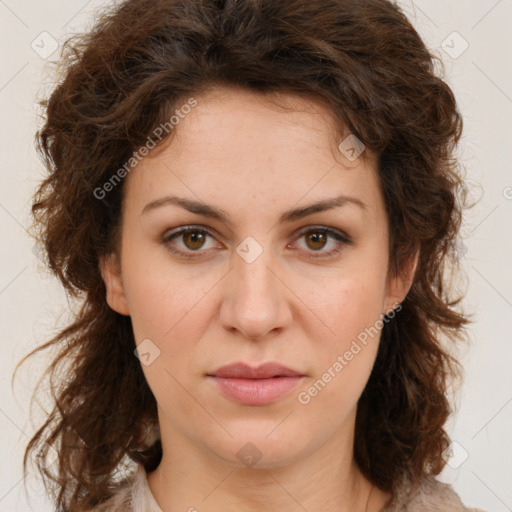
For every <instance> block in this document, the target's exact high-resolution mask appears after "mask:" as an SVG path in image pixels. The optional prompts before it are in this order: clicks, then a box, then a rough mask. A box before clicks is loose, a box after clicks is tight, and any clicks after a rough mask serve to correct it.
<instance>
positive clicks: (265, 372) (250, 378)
mask: <svg viewBox="0 0 512 512" xmlns="http://www.w3.org/2000/svg"><path fill="white" fill-rule="evenodd" d="M207 377H208V378H209V379H210V380H211V381H212V382H213V383H214V384H215V385H216V387H217V389H218V390H219V391H221V393H222V394H223V395H224V396H226V397H227V398H229V399H231V400H234V401H235V402H238V403H242V404H244V405H267V404H269V403H272V402H275V401H277V400H278V399H280V398H282V397H284V396H285V395H287V394H288V393H289V392H290V391H291V390H292V389H293V388H295V387H296V386H297V385H298V383H299V382H301V381H302V378H303V377H304V375H302V374H301V373H299V372H297V371H295V370H292V369H290V368H287V367H286V366H283V365H281V364H279V363H275V362H271V363H265V364H262V365H260V366H258V367H255V368H253V367H251V366H249V365H248V364H245V363H234V364H230V365H227V366H223V367H221V368H219V369H218V370H216V371H215V372H212V373H209V374H207Z"/></svg>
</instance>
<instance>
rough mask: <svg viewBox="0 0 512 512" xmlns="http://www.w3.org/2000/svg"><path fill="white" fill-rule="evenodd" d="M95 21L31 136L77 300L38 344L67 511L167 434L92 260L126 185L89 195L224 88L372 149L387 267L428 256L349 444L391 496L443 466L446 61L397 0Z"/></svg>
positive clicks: (112, 13) (206, 9)
mask: <svg viewBox="0 0 512 512" xmlns="http://www.w3.org/2000/svg"><path fill="white" fill-rule="evenodd" d="M95 21H96V22H95V25H94V26H93V28H92V29H91V30H90V31H89V32H87V33H85V34H81V35H78V36H75V37H72V38H70V39H68V40H67V41H66V42H65V44H64V46H63V50H62V56H61V57H62V59H61V62H60V63H59V66H60V68H59V70H60V72H61V78H60V79H59V83H58V84H57V85H56V86H55V88H54V89H53V92H52V94H51V96H50V98H49V99H48V100H47V101H43V102H41V104H42V105H43V106H44V108H45V117H44V121H45V123H44V126H43V127H42V128H41V129H40V130H39V131H38V132H37V136H36V142H37V149H38V151H39V153H40V156H41V157H42V159H43V161H44V163H45V166H46V168H47V170H48V176H47V177H46V178H45V179H44V181H43V182H42V183H41V185H40V187H39V188H38V190H37V192H36V193H35V195H34V199H33V203H32V213H33V215H34V219H35V223H36V226H37V229H38V231H37V236H38V238H39V239H40V241H41V243H42V246H43V248H44V250H45V252H46V255H47V260H48V265H49V268H50V269H51V271H52V272H53V273H54V274H55V275H56V276H57V277H58V278H59V280H60V281H61V282H62V284H63V286H64V287H65V290H66V292H67V293H69V294H70V295H71V296H72V297H73V298H77V299H79V300H80V301H81V304H82V306H81V309H80V310H79V312H78V313H77V314H76V318H75V319H74V322H73V323H72V324H71V325H69V326H68V327H67V328H65V329H64V330H62V331H61V332H59V334H58V335H57V336H55V337H54V338H52V339H51V340H50V341H48V342H47V343H45V344H44V345H43V346H42V347H39V348H38V349H36V351H38V350H42V349H45V348H49V347H57V348H58V349H59V352H58V355H57V356H56V357H55V359H54V360H53V362H52V364H51V365H50V366H49V368H48V369H47V372H46V375H47V376H49V377H50V379H51V383H52V384H51V389H52V396H53V400H54V403H55V407H54V409H53V411H52V412H51V414H50V415H49V417H48V419H47V421H46V422H45V423H44V424H43V425H42V426H41V428H40V429H39V430H38V431H37V432H36V434H35V435H34V437H33V438H32V439H31V440H30V442H29V444H28V446H27V449H26V453H25V459H24V464H25V465H26V463H27V461H28V457H29V455H30V454H31V453H32V452H33V451H35V450H36V449H40V451H41V455H42V457H43V459H44V457H45V455H47V452H48V450H49V448H50V446H54V447H55V448H56V449H57V451H58V454H59V456H58V464H56V465H55V464H54V465H52V466H49V467H45V465H44V464H43V463H41V465H40V467H39V470H40V472H41V474H42V476H43V478H44V480H45V484H47V485H51V486H54V487H55V488H56V489H57V491H58V492H56V493H55V495H56V496H55V501H56V505H57V510H59V511H64V510H65V511H77V512H78V511H85V510H89V509H90V508H91V507H93V506H95V505H97V504H100V503H102V502H104V501H106V500H107V499H108V498H109V497H110V496H111V495H112V494H113V492H114V491H115V488H116V482H115V478H114V476H115V474H116V471H117V470H118V469H119V467H120V466H121V465H122V464H123V461H126V460H128V461H138V462H141V463H143V464H144V466H145V468H146V470H147V471H151V470H152V469H153V468H155V467H156V466H157V465H158V463H159V461H160V458H161V446H160V444H159V443H158V442H156V443H154V444H152V445H151V446H147V445H145V444H144V439H145V435H146V432H147V426H148V425H152V424H154V423H156V422H157V413H156V403H155V398H154V396H153V395H152V393H151V391H150V389H149V387H148V385H147V383H146V381H145V378H144V375H143V373H142V370H141V367H140V363H139V361H138V360H137V358H136V357H134V355H133V350H134V348H135V341H134V338H133V332H132V329H131V323H130V319H129V317H125V316H122V315H119V314H118V313H116V312H114V311H113V310H111V309H110V308H109V307H108V305H107V304H106V301H105V296H106V290H105V286H104V283H103V280H102V278H101V274H100V271H99V267H98V263H99V258H100V256H102V255H107V254H109V253H111V252H112V251H115V250H116V248H117V244H118V241H119V223H120V222H119V221H120V214H121V201H122V190H123V184H122V182H121V183H119V184H118V185H117V186H115V187H113V190H112V191H111V192H109V194H107V195H106V196H105V197H104V198H103V199H98V198H97V197H96V196H95V194H94V191H95V190H96V189H97V188H98V187H102V186H103V184H104V183H105V182H107V181H108V180H109V179H110V178H111V177H112V175H113V174H114V172H115V171H116V170H117V169H120V168H121V167H122V166H123V165H124V164H125V163H126V162H127V161H128V160H129V159H130V157H131V156H132V155H133V152H134V151H136V150H137V149H138V148H140V147H141V146H142V145H143V144H144V143H145V142H146V141H147V137H148V136H149V135H150V134H151V132H152V130H154V128H155V127H157V126H159V125H160V124H161V123H164V122H166V121H167V120H168V118H169V115H170V113H171V112H172V111H173V110H174V109H176V108H179V106H180V104H181V103H180V102H182V101H184V99H186V98H187V97H191V96H192V95H197V94H200V93H201V92H205V91H208V90H209V89H211V88H213V87H217V86H222V85H226V86H235V87H242V88H245V89H247V90H251V91H254V92H261V93H271V92H281V93H290V94H298V95H301V96H304V97H306V96H307V97H310V98H314V99H316V100H318V101H321V102H323V103H324V104H325V105H327V106H328V107H329V108H330V110H331V111H332V113H333V115H334V116H335V119H336V120H337V122H338V123H339V130H340V133H341V132H343V130H344V129H348V130H349V131H350V132H351V133H353V134H355V135H356V136H357V137H358V138H359V139H360V140H361V141H363V142H364V144H365V145H366V147H367V148H368V149H370V150H371V151H373V152H375V154H376V155H378V172H379V177H380V183H381V185H382V190H383V192H384V197H385V202H386V208H387V212H388V215H389V230H390V238H389V239H390V242H389V258H390V260H389V261H390V272H391V273H394V274H398V273H399V272H401V270H402V269H403V268H404V266H405V265H407V262H409V261H410V260H411V258H412V257H413V256H414V254H415V253H416V252H417V251H419V263H418V266H417V269H416V273H415V276H414V282H413V284H412V287H411V290H410V292H409V294H408V296H407V297H406V299H405V300H404V302H403V303H402V309H401V311H400V312H399V313H398V314H396V315H395V317H394V318H392V319H390V320H389V321H388V322H386V324H385V325H384V328H383V330H382V336H381V343H380V348H379V352H378V356H377V360H376V363H375V367H374V370H373V372H372V374H371V377H370V379H369V382H368V384H367V386H366V388H365V390H364V392H363V394H362V396H361V398H360V400H359V403H358V412H357V420H356V437H355V446H354V453H355V457H356V461H357V463H358V464H359V466H360V468H361V469H362V471H363V472H364V474H365V475H366V476H367V477H368V478H369V479H370V480H371V481H372V482H374V483H375V484H376V485H378V486H379V487H381V488H382V489H384V490H388V491H390V492H393V490H394V489H395V488H396V486H397V485H398V483H399V482H400V481H401V479H402V478H405V477H407V478H409V479H411V480H413V481H417V480H419V479H420V478H422V477H423V476H425V475H429V474H431V475H435V474H438V473H439V472H440V471H441V469H442V467H443V465H444V460H443V457H442V452H443V450H444V449H445V448H446V446H447V445H448V437H447V434H446V432H445V430H444V428H443V425H444V424H445V422H446V419H447V418H448V416H449V414H450V412H451V409H450V405H449V402H448V399H447V396H446V395H447V393H446V391H447V386H448V383H449V381H450V379H451V378H453V377H455V376H456V374H458V372H459V366H458V363H457V361H456V359H455V358H454V357H453V356H451V355H450V353H449V351H448V350H447V349H446V348H443V347H442V346H441V335H443V336H446V337H447V338H448V339H449V340H451V341H452V342H454V341H456V340H457V339H458V338H460V337H461V332H462V331H463V327H464V325H465V324H466V323H468V322H469V320H468V318H467V317H466V316H465V315H463V314H462V313H461V312H460V311H458V310H457V309H456V308H455V306H456V305H457V304H458V303H459V302H460V300H461V299H460V298H458V299H456V300H455V299H452V298H450V296H449V294H448V292H449V291H450V290H449V289H448V287H447V283H446V276H445V270H446V267H447V264H448V263H450V260H451V259H452V258H450V255H451V252H450V251H451V250H452V249H453V246H454V244H455V240H456V236H457V233H458V230H459V228H460V223H461V212H462V207H461V204H460V202H459V201H458V200H457V199H458V196H457V194H458V191H459V188H460V187H461V186H462V185H463V183H462V180H461V177H460V176H459V175H458V174H457V172H456V165H457V162H456V159H455V157H454V149H455V147H456V145H457V142H458V141H459V139H460V136H461V131H462V118H461V116H460V114H459V113H458V110H457V106H456V101H455V97H454V95H453V93H452V91H451V89H450V88H449V86H448V85H447V84H446V83H445V82H444V81H443V80H442V79H441V78H440V77H438V76H437V74H436V73H435V70H434V64H435V62H436V60H439V59H438V58H437V57H435V56H434V55H433V54H431V53H430V52H429V51H428V50H427V48H426V47H425V45H424V43H423V42H422V40H421V39H420V37H419V35H418V34H417V32H416V31H415V29H414V28H413V27H412V25H411V24H410V22H409V21H408V19H407V17H406V16H405V15H404V13H403V12H402V11H401V10H400V9H399V7H398V6H396V5H395V4H394V3H392V2H390V1H387V0H322V1H318V0H313V1H312V0H238V1H237V0H224V1H223V0H195V1H193V2H191V1H190V0H128V1H125V2H123V3H121V4H118V5H116V6H114V7H111V8H107V9H105V10H103V11H100V12H99V13H98V15H97V19H96V20H95ZM162 140H165V139H162ZM452 260H453V259H452ZM452 263H454V261H452ZM455 267H456V265H453V268H455ZM34 352H35V351H34ZM32 353H33V352H32ZM29 355H30V354H29ZM27 357H28V356H27ZM59 379H60V380H59ZM52 468H53V469H52Z"/></svg>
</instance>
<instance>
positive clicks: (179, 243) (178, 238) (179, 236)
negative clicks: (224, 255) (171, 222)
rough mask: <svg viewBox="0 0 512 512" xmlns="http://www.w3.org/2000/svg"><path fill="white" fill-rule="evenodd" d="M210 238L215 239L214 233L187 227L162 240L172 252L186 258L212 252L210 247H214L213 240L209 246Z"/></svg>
mask: <svg viewBox="0 0 512 512" xmlns="http://www.w3.org/2000/svg"><path fill="white" fill-rule="evenodd" d="M208 238H210V239H211V240H215V238H214V237H213V235H212V234H210V233H209V232H208V231H206V230H204V229H199V228H193V227H186V228H182V229H179V230H178V231H174V232H172V233H169V234H168V235H165V236H164V237H163V239H162V242H163V244H164V245H165V246H166V247H167V249H168V250H169V251H171V252H172V253H174V254H178V255H180V256H182V257H184V258H193V257H199V256H202V255H203V256H204V255H205V254H206V253H207V252H210V251H208V249H211V248H212V247H214V244H213V243H212V242H210V246H209V247H208ZM205 246H206V247H205Z"/></svg>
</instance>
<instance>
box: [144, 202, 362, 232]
mask: <svg viewBox="0 0 512 512" xmlns="http://www.w3.org/2000/svg"><path fill="white" fill-rule="evenodd" d="M167 205H176V206H181V207H182V208H184V209H185V210H188V211H189V212H191V213H195V214H197V215H202V216H204V217H209V218H212V219H216V220H219V221H221V222H223V223H224V224H227V225H232V224H233V221H232V218H231V216H230V215H229V214H228V213H227V212H226V211H224V210H222V209H221V208H217V207H215V206H212V205H209V204H206V203H202V202H199V201H195V200H192V199H187V198H184V197H178V196H165V197H161V198H159V199H155V200H154V201H151V202H150V203H148V204H146V206H144V208H143V210H142V213H141V215H144V214H145V213H147V212H149V211H151V210H154V209H156V208H160V207H162V206H167ZM346 205H355V206H358V207H359V208H362V209H363V210H366V209H367V205H366V204H364V203H363V202H362V201H361V200H360V199H358V198H356V197H350V196H346V195H341V196H338V197H334V198H331V199H325V200H323V201H319V202H316V203H313V204H310V205H308V206H303V207H301V208H294V209H291V210H288V211H286V212H284V213H283V214H281V216H280V217H279V221H278V224H283V223H285V222H293V221H296V220H299V219H302V218H304V217H307V216H308V215H312V214H314V213H318V212H323V211H326V210H331V209H333V208H338V207H340V206H346Z"/></svg>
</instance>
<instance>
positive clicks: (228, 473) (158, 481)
mask: <svg viewBox="0 0 512 512" xmlns="http://www.w3.org/2000/svg"><path fill="white" fill-rule="evenodd" d="M162 420H163V421H162ZM343 429H344V431H340V432H336V433H334V434H333V436H332V437H331V439H330V440H329V441H328V442H327V443H325V444H324V445H323V446H320V447H313V448H311V449H310V451H311V453H309V454H308V455H303V456H301V457H300V458H297V460H293V461H290V462H287V463H286V464H279V463H278V462H276V463H268V464H267V465H265V466H263V465H261V466H260V465H259V464H256V465H255V466H252V467H245V466H242V465H240V464H238V465H235V464H232V463H229V462H227V461H225V460H223V459H221V458H220V457H218V456H217V455H214V454H213V453H212V452H211V451H209V450H206V449H204V448H201V447H199V446H198V445H197V444H195V443H193V442H191V441H190V439H189V438H188V437H187V436H186V435H183V434H180V432H179V431H177V430H175V429H173V428H172V427H171V425H170V424H169V423H166V421H165V418H162V417H161V418H160V431H161V435H162V448H163V457H162V461H161V462H160V465H159V466H158V468H157V469H156V470H155V471H153V472H152V473H150V474H149V475H148V483H149V486H150V489H151V491H152V493H153V495H154V497H155V499H156V501H157V503H158V504H159V505H160V508H161V509H162V510H163V511H164V512H183V511H185V510H186V511H191V512H194V511H195V510H204V511H208V512H235V511H236V512H239V511H240V510H244V511H247V512H261V511H266V510H295V509H296V510H308V511H311V512H313V511H316V510H322V511H323V512H328V511H333V512H334V511H336V512H349V511H352V512H365V510H366V507H367V502H368V497H369V496H370V491H371V488H372V485H371V483H370V482H369V481H368V480H367V479H366V478H365V477H364V476H363V475H362V473H361V472H360V470H359V468H358V467H357V465H356V463H355V461H354V458H353V426H352V430H350V429H348V430H347V426H345V427H343ZM350 432H352V434H350ZM347 434H348V435H347ZM385 498H386V496H385V495H384V494H383V493H382V492H381V491H380V490H378V489H374V490H373V491H372V493H371V507H370V504H368V506H369V508H368V512H370V511H371V510H380V506H379V508H374V505H373V504H378V503H380V504H381V505H383V504H384V503H385Z"/></svg>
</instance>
